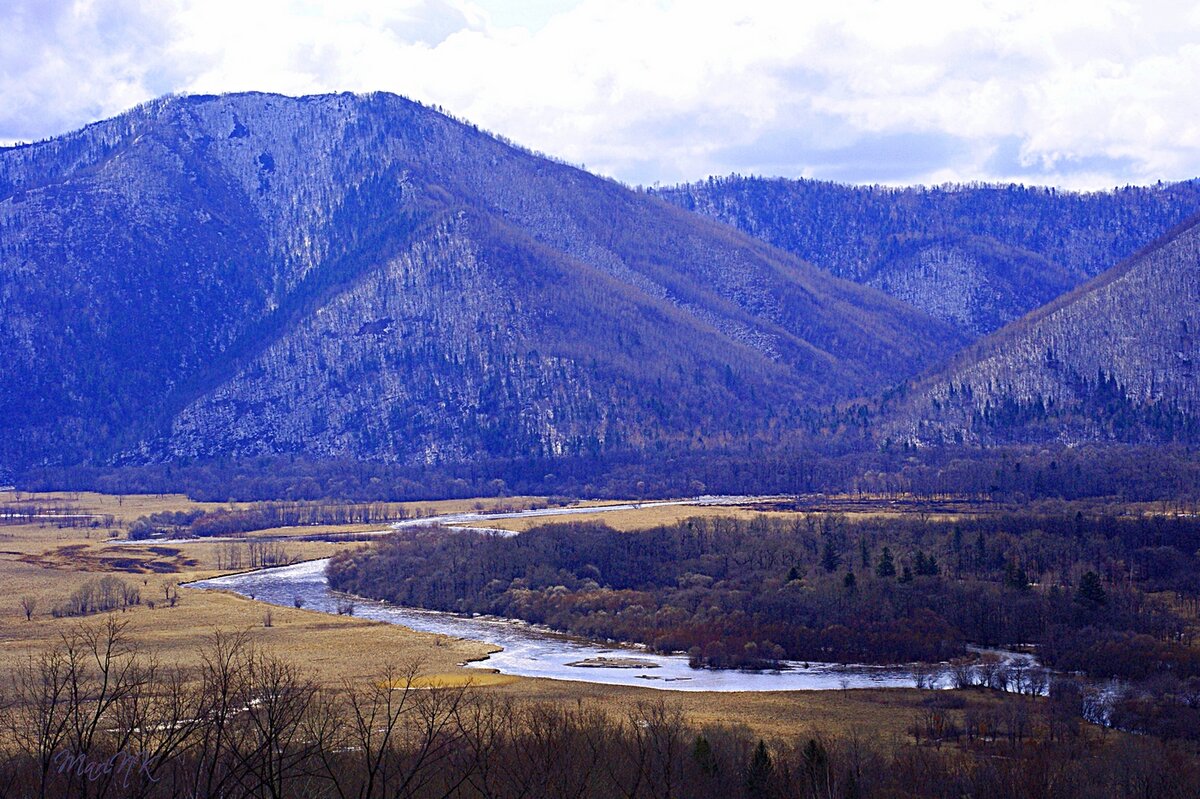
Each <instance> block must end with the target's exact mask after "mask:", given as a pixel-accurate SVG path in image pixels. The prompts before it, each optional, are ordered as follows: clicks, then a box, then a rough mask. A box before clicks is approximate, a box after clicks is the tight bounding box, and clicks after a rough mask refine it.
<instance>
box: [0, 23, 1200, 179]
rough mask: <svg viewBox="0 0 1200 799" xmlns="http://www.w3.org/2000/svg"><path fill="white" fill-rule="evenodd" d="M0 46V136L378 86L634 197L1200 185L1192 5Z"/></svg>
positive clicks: (293, 29)
mask: <svg viewBox="0 0 1200 799" xmlns="http://www.w3.org/2000/svg"><path fill="white" fill-rule="evenodd" d="M0 30H2V31H3V32H4V33H3V34H2V35H0V142H10V143H11V142H14V141H27V140H32V139H39V138H43V137H46V136H51V135H55V134H58V133H62V132H65V131H67V130H70V129H72V128H76V127H79V126H80V125H83V124H85V123H87V122H89V121H93V120H96V119H100V118H103V117H106V116H111V115H113V114H116V113H119V112H120V111H122V110H125V109H126V108H128V107H130V106H132V105H135V104H137V103H139V102H141V101H143V100H146V99H149V98H151V97H155V96H158V95H162V94H166V93H168V92H206V93H215V92H226V91H240V90H247V89H256V90H263V91H276V92H283V93H286V94H309V93H318V92H328V91H346V90H349V91H373V90H385V91H392V92H396V93H398V94H403V95H406V96H408V97H412V98H414V99H418V100H421V101H423V102H426V103H430V104H436V105H440V106H442V107H443V108H445V109H447V110H448V111H450V112H452V113H454V114H455V115H457V116H460V117H464V118H467V119H469V120H471V121H472V122H475V123H476V124H478V125H480V126H481V127H484V128H487V129H489V130H492V131H495V132H499V133H502V134H504V135H506V136H508V137H509V138H511V139H514V140H516V141H518V142H520V143H522V144H525V145H527V146H529V147H532V148H534V149H536V150H540V151H543V152H546V153H550V154H553V155H555V156H558V157H560V158H564V159H566V160H568V161H571V162H573V163H577V164H584V165H586V166H587V168H588V169H590V170H592V171H595V172H600V173H603V174H606V175H610V176H612V177H615V178H618V179H620V180H622V181H625V182H627V183H631V184H645V185H649V184H653V183H655V182H661V183H664V184H666V183H674V182H679V181H683V180H695V179H700V178H704V177H706V176H708V175H724V174H729V173H731V172H739V173H742V174H762V175H780V176H785V177H801V176H804V177H816V178H824V179H830V180H839V181H849V182H858V183H892V184H896V183H918V182H919V183H926V184H930V183H942V182H946V181H972V180H984V181H1020V182H1024V183H1037V184H1052V185H1058V186H1065V187H1071V188H1103V187H1110V186H1114V185H1121V184H1126V183H1152V182H1155V181H1157V180H1179V179H1183V178H1189V177H1195V176H1198V175H1200V113H1198V112H1200V88H1198V87H1200V3H1191V2H1172V1H1171V0H1142V1H1141V2H1138V1H1137V0H1133V1H1131V2H1121V1H1119V0H1054V1H1053V2H1046V1H1045V0H1037V1H1034V0H1031V1H1030V2H1025V0H1003V1H1001V2H985V1H983V0H947V1H945V2H943V0H895V1H893V0H888V1H887V2H875V1H873V0H825V2H820V3H818V2H813V0H791V1H790V2H788V1H786V0H761V1H760V0H738V2H730V0H721V1H720V2H709V1H708V0H629V1H627V0H337V2H320V1H319V0H144V2H139V1H138V0H3V2H2V3H0Z"/></svg>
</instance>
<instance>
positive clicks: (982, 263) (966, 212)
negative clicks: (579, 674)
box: [656, 176, 1200, 338]
mask: <svg viewBox="0 0 1200 799" xmlns="http://www.w3.org/2000/svg"><path fill="white" fill-rule="evenodd" d="M656 193H657V194H658V195H659V196H660V197H662V198H663V199H666V200H668V201H669V202H672V203H675V204H676V205H679V206H681V207H683V208H687V209H689V210H693V211H696V212H698V213H700V214H703V215H705V216H708V217H711V218H714V219H719V220H721V221H723V222H726V223H728V224H731V225H733V226H734V227H737V228H738V229H740V230H742V231H745V232H747V233H750V234H751V235H754V236H756V237H758V238H760V239H762V240H763V241H766V242H768V243H770V244H772V245H774V246H776V247H779V248H781V249H785V250H788V251H789V252H792V253H794V254H796V255H798V256H800V257H801V258H804V259H806V260H808V261H810V262H811V263H813V264H815V265H817V266H820V267H823V268H825V269H828V270H829V271H830V272H832V273H833V274H835V275H838V276H839V277H844V278H848V279H850V280H855V281H858V282H860V283H865V284H867V285H871V286H874V287H876V288H879V289H882V290H883V291H885V292H887V293H888V294H891V295H892V296H895V297H897V298H899V299H902V300H904V301H905V302H908V303H911V304H912V305H913V306H915V307H917V308H920V309H922V310H924V311H926V312H927V313H929V314H931V315H933V316H935V317H937V318H939V319H942V320H944V321H947V322H949V323H950V324H953V325H954V326H955V327H957V328H958V329H959V331H960V332H962V333H963V334H964V335H966V336H968V337H970V338H978V337H979V336H982V335H985V334H987V333H989V332H991V331H993V330H996V329H998V328H999V327H1001V326H1002V325H1004V324H1006V323H1007V322H1009V321H1012V320H1013V319H1016V318H1017V317H1019V316H1021V315H1023V314H1025V313H1027V312H1029V311H1031V310H1033V309H1034V308H1037V307H1038V306H1040V305H1043V304H1045V303H1047V302H1049V301H1051V300H1053V299H1054V298H1055V297H1058V296H1059V295H1061V294H1063V293H1065V292H1067V291H1069V290H1070V289H1072V288H1073V287H1075V286H1077V285H1079V284H1080V283H1082V282H1083V281H1085V280H1087V279H1088V278H1090V277H1093V276H1095V275H1097V274H1099V273H1100V272H1102V271H1104V270H1105V269H1108V268H1109V267H1111V266H1113V265H1114V264H1116V263H1118V262H1119V261H1121V260H1123V259H1125V258H1127V257H1128V256H1130V255H1132V254H1133V253H1134V252H1136V251H1137V250H1138V249H1140V248H1141V247H1144V246H1146V245H1148V244H1150V243H1151V242H1152V241H1154V240H1155V239H1157V238H1158V237H1159V236H1161V235H1164V234H1165V233H1166V232H1167V231H1168V230H1170V229H1171V228H1172V227H1174V226H1175V225H1177V224H1179V223H1181V222H1182V221H1183V220H1185V219H1187V218H1188V217H1190V216H1191V215H1192V214H1194V213H1197V212H1200V183H1197V181H1188V182H1184V183H1176V184H1170V185H1162V184H1160V185H1158V186H1151V187H1136V186H1133V187H1126V188H1123V189H1117V190H1115V191H1111V192H1094V193H1085V194H1080V193H1074V192H1066V191H1059V190H1055V189H1047V188H1037V187H1024V186H973V185H968V186H950V187H940V188H922V187H914V188H902V189H894V188H885V187H880V186H845V185H839V184H836V183H827V182H823V181H816V180H783V179H763V178H744V177H739V176H733V177H729V178H725V179H720V180H717V179H710V180H708V181H706V182H700V183H694V184H689V185H685V186H678V187H673V188H664V189H660V190H656Z"/></svg>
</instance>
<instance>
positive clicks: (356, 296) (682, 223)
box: [0, 94, 961, 465]
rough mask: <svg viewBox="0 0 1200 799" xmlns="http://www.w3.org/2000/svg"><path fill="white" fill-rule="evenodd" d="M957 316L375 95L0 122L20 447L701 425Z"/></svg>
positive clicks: (810, 401) (545, 443)
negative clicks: (23, 126) (935, 313)
mask: <svg viewBox="0 0 1200 799" xmlns="http://www.w3.org/2000/svg"><path fill="white" fill-rule="evenodd" d="M960 341H961V340H960V339H959V338H958V337H957V336H956V334H955V333H954V332H953V331H952V330H951V329H950V328H949V327H948V326H946V325H944V324H942V323H940V322H938V321H936V320H934V319H932V318H930V317H929V316H928V315H926V314H923V313H921V312H919V311H915V310H913V309H912V308H911V307H909V306H906V305H904V304H903V303H901V302H898V301H896V300H894V299H891V298H889V297H887V296H886V295H884V294H882V293H880V292H878V291H875V290H874V289H872V288H869V287H862V286H857V285H854V284H852V283H849V282H845V281H842V280H839V279H837V278H835V277H833V276H831V275H829V274H828V273H827V272H825V271H822V270H819V269H816V268H813V267H811V266H809V265H808V264H806V263H804V262H802V261H800V260H798V259H796V258H795V257H793V256H790V255H788V254H785V253H782V252H780V251H777V250H774V249H772V248H771V247H769V246H767V245H765V244H762V243H760V242H758V241H756V240H754V239H751V238H749V237H747V236H744V235H743V234H740V233H737V232H735V231H732V230H729V229H728V228H727V227H725V226H723V225H719V224H717V223H715V222H712V221H709V220H705V219H702V218H700V217H698V216H696V215H692V214H688V213H686V212H684V211H681V210H679V209H677V208H675V207H672V206H670V205H668V204H665V203H662V202H661V201H659V200H657V199H655V198H653V197H648V196H646V195H644V194H640V193H637V192H633V191H630V190H628V189H626V188H624V187H621V186H619V185H617V184H615V183H612V182H609V181H605V180H601V179H599V178H596V177H594V176H592V175H589V174H587V173H585V172H582V171H580V170H578V169H574V168H571V167H568V166H564V165H562V164H558V163H554V162H551V161H548V160H546V159H543V158H539V157H536V156H534V155H532V154H530V153H527V152H525V151H522V150H520V149H517V148H514V147H512V146H510V145H508V144H506V143H504V142H501V141H498V140H496V139H494V138H492V137H490V136H488V135H486V134H484V133H481V132H480V131H478V130H477V129H475V128H473V127H471V126H469V125H466V124H463V123H460V122H457V121H455V120H452V119H449V118H447V117H445V116H443V115H441V114H439V113H436V112H434V111H432V110H430V109H428V108H424V107H422V106H420V105H417V104H414V103H411V102H408V101H406V100H403V99H402V98H398V97H395V96H390V95H369V96H353V95H329V96H321V97H308V98H287V97H279V96H274V95H262V94H246V95H233V96H223V97H175V98H166V99H163V100H160V101H155V102H153V103H150V104H147V105H145V106H142V107H140V108H138V109H135V110H134V111H131V112H130V113H128V114H125V115H123V116H121V117H118V118H116V119H113V120H108V121H105V122H101V123H97V124H95V125H92V126H89V127H87V128H84V129H83V130H81V131H77V132H75V133H73V134H70V135H67V136H63V137H60V138H57V139H54V140H51V141H47V142H43V143H40V144H35V145H29V146H23V147H19V148H10V149H5V150H0V349H2V351H3V352H4V353H5V355H6V357H5V359H4V361H3V363H2V364H0V380H2V381H3V382H4V384H5V385H6V386H12V387H16V390H13V391H7V392H5V393H4V394H3V395H0V441H2V443H0V461H3V462H4V463H7V464H10V465H12V464H17V465H20V464H29V463H37V462H71V461H75V460H80V459H85V458H100V459H111V458H133V459H161V458H173V457H191V456H218V455H248V454H254V453H268V452H270V453H278V452H295V453H301V454H309V455H320V456H324V455H344V456H354V457H368V458H381V459H387V460H401V461H411V462H428V461H437V460H444V459H451V458H453V459H459V458H469V457H472V456H474V455H477V454H487V455H513V454H570V453H577V452H587V451H594V450H597V449H606V448H613V447H647V446H651V445H653V444H654V443H655V442H662V441H675V442H680V441H682V442H691V443H696V444H705V443H715V442H722V441H729V440H734V439H744V438H746V437H748V436H753V435H763V434H767V433H768V431H769V430H770V429H772V426H783V425H787V424H788V423H789V421H790V420H793V419H794V418H795V417H796V416H797V414H802V413H803V412H804V411H805V410H806V409H809V408H813V407H818V406H823V405H825V404H826V403H829V402H833V401H836V400H837V399H839V398H844V397H851V396H857V395H861V394H864V393H870V392H873V391H875V390H877V389H879V388H880V387H882V386H884V385H887V384H889V383H891V382H894V381H896V380H899V379H902V378H904V377H907V376H910V375H912V374H915V373H916V372H917V371H919V370H921V369H923V368H926V367H928V366H930V365H931V364H933V363H935V362H936V361H937V359H938V358H940V357H942V356H944V355H946V354H948V353H949V352H950V351H952V350H953V349H954V348H956V346H958V344H959V343H960Z"/></svg>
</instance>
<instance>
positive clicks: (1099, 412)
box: [880, 224, 1200, 443]
mask: <svg viewBox="0 0 1200 799" xmlns="http://www.w3.org/2000/svg"><path fill="white" fill-rule="evenodd" d="M1198 332H1200V224H1193V225H1191V226H1190V227H1187V228H1186V229H1184V230H1182V231H1181V232H1179V233H1177V234H1174V235H1172V236H1169V237H1167V238H1165V239H1163V240H1161V241H1160V242H1158V243H1156V244H1155V245H1154V246H1153V247H1152V248H1149V249H1148V250H1146V251H1145V252H1143V253H1141V254H1139V255H1138V256H1137V257H1135V258H1133V259H1131V260H1129V261H1128V262H1126V263H1123V264H1120V265H1118V266H1116V267H1114V268H1113V269H1111V270H1109V271H1107V272H1105V273H1103V274H1102V275H1100V276H1099V277H1097V278H1095V279H1094V280H1092V281H1089V282H1088V283H1086V284H1085V285H1083V286H1081V287H1080V288H1078V289H1077V290H1075V291H1073V292H1072V293H1070V294H1068V295H1067V296H1064V297H1062V298H1060V299H1059V300H1056V301H1055V302H1053V303H1051V304H1050V305H1048V306H1046V307H1044V308H1041V309H1038V310H1037V311H1035V312H1033V313H1031V314H1029V315H1028V316H1026V317H1024V318H1022V319H1020V320H1018V321H1017V322H1014V323H1012V324H1010V325H1008V326H1007V327H1005V328H1003V329H1002V330H1000V331H999V332H998V333H996V334H995V335H993V336H991V337H989V338H987V339H985V340H983V341H982V342H980V343H979V344H977V345H975V346H973V347H971V348H969V349H968V350H966V351H964V352H963V353H962V354H960V355H959V356H957V357H956V358H955V359H953V361H952V363H951V365H950V366H949V367H948V368H946V369H943V370H940V371H938V372H937V373H935V374H934V375H932V376H930V377H927V378H925V379H923V380H920V381H917V382H916V383H915V384H914V385H913V386H912V387H910V389H909V390H908V392H907V394H906V395H905V396H903V397H901V398H899V399H898V400H896V401H895V402H894V403H893V406H892V407H891V409H890V411H889V413H888V415H887V416H886V417H885V419H886V421H885V424H884V425H883V426H882V429H881V431H880V435H881V436H882V437H884V438H890V439H891V440H893V441H912V442H918V443H942V442H948V441H969V442H979V443H994V442H1002V441H1022V440H1054V439H1057V440H1061V441H1066V442H1072V441H1083V440H1112V439H1117V440H1130V441H1164V440H1166V441H1169V440H1195V439H1196V438H1197V437H1200V379H1198V378H1200V373H1198V372H1197V368H1198V367H1197V364H1198V362H1200V336H1198V335H1197V333H1198Z"/></svg>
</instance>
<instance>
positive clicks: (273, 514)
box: [129, 501, 409, 540]
mask: <svg viewBox="0 0 1200 799" xmlns="http://www.w3.org/2000/svg"><path fill="white" fill-rule="evenodd" d="M408 517H409V512H408V510H407V508H404V507H401V506H397V505H392V504H388V503H383V502H330V501H318V502H263V503H258V504H255V505H253V506H251V507H248V508H237V509H229V508H221V509H218V510H210V511H206V510H187V511H164V512H161V513H152V514H150V515H149V516H141V517H139V518H138V519H136V520H135V521H134V522H133V524H132V525H130V528H129V537H130V538H131V539H135V540H137V539H146V538H159V537H170V536H181V535H184V536H200V537H208V536H230V535H233V536H237V535H243V534H245V533H249V532H253V531H255V530H269V529H272V528H275V527H304V526H310V525H331V524H377V523H383V522H390V521H397V520H401V519H407V518H408Z"/></svg>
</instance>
